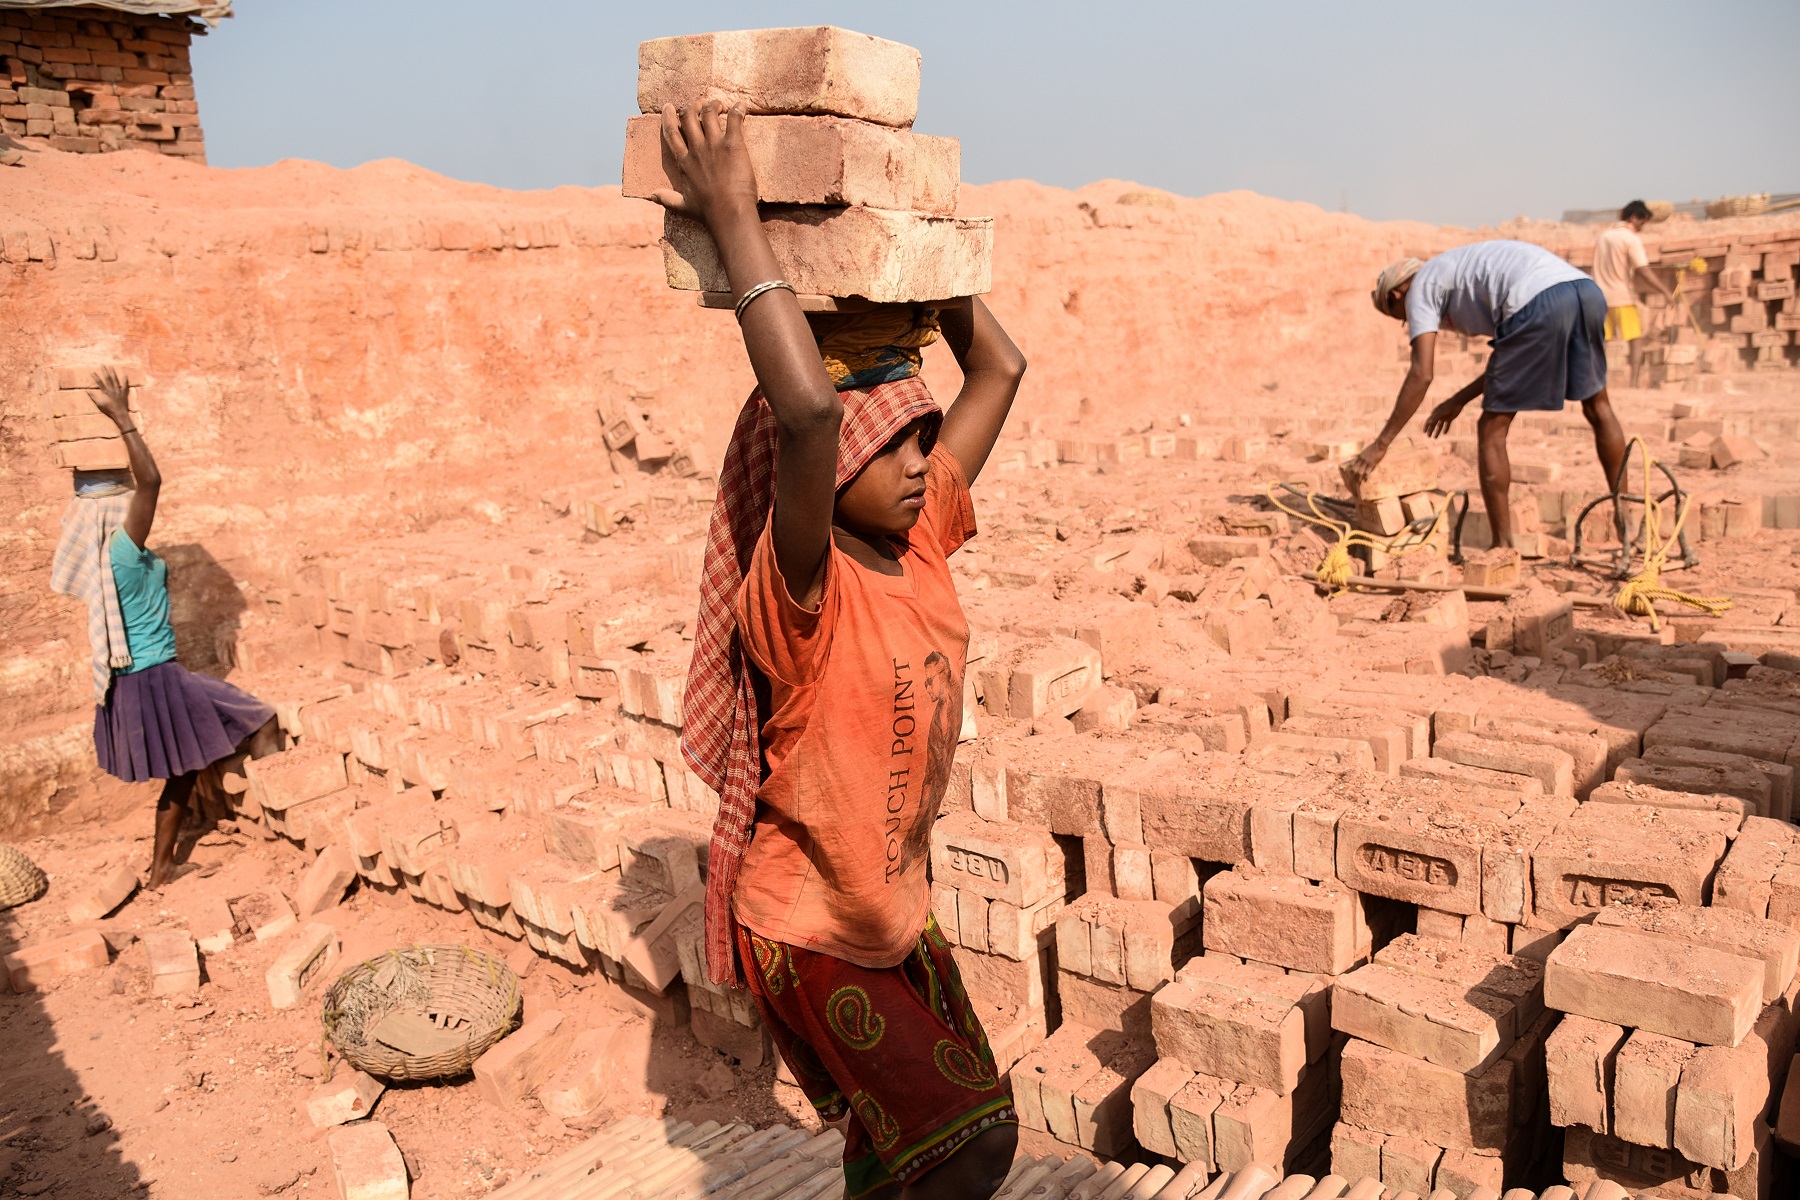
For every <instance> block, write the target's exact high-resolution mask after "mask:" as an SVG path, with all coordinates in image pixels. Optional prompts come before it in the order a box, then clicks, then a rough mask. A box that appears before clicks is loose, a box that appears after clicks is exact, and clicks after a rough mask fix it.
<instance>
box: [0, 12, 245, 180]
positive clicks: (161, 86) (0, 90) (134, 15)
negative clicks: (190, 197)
mask: <svg viewBox="0 0 1800 1200" xmlns="http://www.w3.org/2000/svg"><path fill="white" fill-rule="evenodd" d="M230 11H231V6H230V5H229V4H201V3H184V2H183V0H169V2H167V3H155V2H154V0H152V2H149V3H135V4H123V3H122V4H106V3H99V4H89V5H82V6H79V7H63V6H50V5H38V4H19V3H16V2H14V0H0V65H4V67H5V69H6V71H5V75H4V76H3V77H0V133H4V134H6V135H7V136H8V137H12V138H21V139H26V140H28V141H29V140H33V139H42V140H43V141H44V142H46V143H47V144H48V145H50V146H51V147H53V148H55V149H57V150H64V151H70V152H73V153H77V154H102V153H106V152H107V151H111V150H128V149H143V150H154V151H157V152H159V153H162V154H170V155H174V156H176V157H178V158H189V159H193V160H194V161H196V162H205V161H206V140H205V137H204V135H203V134H202V133H201V131H200V106H199V104H198V102H197V101H196V100H195V99H194V75H193V67H192V66H191V65H190V64H189V62H188V45H189V43H190V42H191V41H192V39H193V38H194V37H195V36H196V35H202V34H204V33H205V32H206V26H205V25H203V24H201V23H200V22H198V21H195V20H194V19H193V18H192V17H191V16H190V15H189V14H203V15H205V16H207V17H208V18H209V19H216V18H217V17H219V16H229V15H230Z"/></svg>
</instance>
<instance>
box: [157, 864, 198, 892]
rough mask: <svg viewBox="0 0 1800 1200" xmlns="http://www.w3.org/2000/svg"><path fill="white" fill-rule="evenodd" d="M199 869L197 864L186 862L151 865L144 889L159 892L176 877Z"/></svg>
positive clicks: (178, 877)
mask: <svg viewBox="0 0 1800 1200" xmlns="http://www.w3.org/2000/svg"><path fill="white" fill-rule="evenodd" d="M199 869H200V867H199V864H197V863H188V862H184V863H169V864H168V865H167V866H163V867H157V866H154V865H153V866H152V867H151V868H150V880H149V882H148V883H146V884H145V885H144V890H146V891H151V892H160V891H162V890H163V889H164V888H166V887H168V886H169V885H170V884H171V883H174V882H175V881H176V880H177V879H180V878H181V877H182V876H183V875H187V874H190V873H192V872H194V871H198V870H199Z"/></svg>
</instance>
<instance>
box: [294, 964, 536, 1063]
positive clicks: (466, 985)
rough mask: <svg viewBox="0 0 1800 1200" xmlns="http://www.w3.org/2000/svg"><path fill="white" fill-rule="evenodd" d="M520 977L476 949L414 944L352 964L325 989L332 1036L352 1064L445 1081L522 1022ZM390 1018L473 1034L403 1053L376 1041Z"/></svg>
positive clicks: (326, 1020) (328, 1031)
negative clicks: (375, 1032)
mask: <svg viewBox="0 0 1800 1200" xmlns="http://www.w3.org/2000/svg"><path fill="white" fill-rule="evenodd" d="M519 1008H520V1003H519V979H518V976H516V975H514V974H513V972H512V968H511V967H508V966H507V965H506V964H505V963H504V962H502V961H501V960H500V959H498V958H496V957H495V956H494V955H492V954H488V953H487V952H485V951H482V950H476V949H473V948H471V947H469V946H460V945H456V946H409V947H407V948H406V949H403V950H390V951H388V952H387V953H386V954H383V955H380V956H378V957H376V958H371V959H368V960H367V961H364V962H361V963H358V964H357V965H356V966H354V967H351V968H350V969H349V970H348V971H345V972H344V973H343V974H342V975H340V976H338V977H337V980H336V981H335V982H333V983H332V985H331V987H329V988H328V989H326V992H325V1011H324V1014H323V1019H324V1023H325V1036H326V1038H327V1039H328V1040H329V1041H330V1042H331V1044H332V1045H333V1046H335V1047H337V1051H338V1053H339V1054H341V1055H342V1056H343V1057H344V1060H345V1061H346V1062H348V1063H349V1064H350V1065H351V1066H353V1067H356V1068H358V1069H359V1070H362V1071H366V1072H368V1073H369V1074H370V1075H378V1076H380V1077H381V1078H383V1079H445V1078H448V1077H450V1076H453V1075H464V1074H467V1073H468V1071H469V1069H470V1068H471V1067H473V1066H474V1065H475V1060H476V1059H478V1058H480V1057H481V1056H482V1055H483V1054H484V1053H486V1052H487V1050H488V1048H489V1047H490V1046H492V1045H493V1044H494V1043H495V1042H497V1041H499V1040H500V1039H501V1038H503V1037H505V1036H506V1035H507V1034H509V1033H511V1032H512V1031H513V1029H514V1028H515V1027H516V1026H517V1025H518V1023H519ZM390 1013H416V1014H419V1015H422V1016H426V1017H429V1018H431V1019H432V1020H433V1021H434V1022H436V1023H438V1024H440V1025H445V1026H447V1027H450V1028H454V1029H455V1030H456V1031H458V1032H462V1031H464V1030H466V1031H467V1033H468V1037H467V1038H466V1040H464V1041H463V1042H462V1043H461V1044H460V1045H458V1046H456V1047H454V1048H453V1049H450V1050H445V1051H443V1052H441V1053H436V1054H429V1055H408V1054H403V1053H401V1052H400V1051H399V1050H396V1049H394V1048H393V1047H392V1046H387V1045H383V1044H382V1043H381V1042H378V1041H376V1040H375V1039H374V1038H373V1037H372V1036H370V1031H371V1030H372V1029H374V1027H375V1025H376V1023H377V1022H379V1021H380V1020H381V1019H382V1018H383V1017H386V1016H388V1015H389V1014H390Z"/></svg>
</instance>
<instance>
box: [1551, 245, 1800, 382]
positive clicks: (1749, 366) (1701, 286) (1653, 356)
mask: <svg viewBox="0 0 1800 1200" xmlns="http://www.w3.org/2000/svg"><path fill="white" fill-rule="evenodd" d="M1646 243H1647V244H1646V249H1647V250H1648V251H1649V254H1650V261H1651V264H1652V265H1653V266H1654V267H1655V268H1656V269H1657V271H1658V273H1659V274H1660V275H1661V276H1662V278H1663V281H1664V282H1665V283H1667V284H1668V285H1670V286H1671V287H1673V286H1674V285H1675V283H1676V279H1677V274H1678V273H1679V276H1680V282H1681V293H1680V297H1679V300H1678V301H1677V303H1676V304H1675V305H1674V306H1673V307H1671V306H1669V305H1668V304H1667V303H1666V302H1664V301H1663V300H1662V299H1661V298H1660V297H1658V296H1652V297H1650V298H1649V305H1648V306H1649V310H1650V314H1649V315H1650V316H1651V322H1650V323H1649V325H1648V326H1647V329H1649V330H1650V331H1651V332H1649V333H1647V335H1646V336H1647V337H1648V338H1650V339H1651V345H1650V363H1651V376H1650V384H1651V386H1662V385H1671V386H1679V385H1683V384H1686V383H1687V382H1688V381H1690V380H1692V379H1693V378H1694V377H1695V376H1697V375H1699V374H1700V373H1702V372H1703V371H1711V372H1715V373H1730V372H1736V371H1786V370H1791V369H1793V368H1794V367H1795V366H1796V365H1797V364H1800V349H1797V348H1796V345H1795V341H1794V334H1795V331H1797V330H1800V299H1796V297H1795V293H1794V288H1795V268H1796V266H1797V265H1800V228H1785V229H1767V230H1760V231H1757V232H1755V233H1736V234H1730V235H1723V234H1713V235H1708V234H1707V233H1706V232H1704V231H1702V232H1699V233H1687V232H1683V233H1681V234H1679V235H1677V236H1674V237H1668V236H1664V237H1662V238H1660V239H1657V238H1655V236H1654V234H1653V235H1652V237H1651V238H1649V239H1646ZM1568 257H1569V260H1570V261H1571V262H1573V263H1574V264H1575V265H1576V266H1579V267H1582V268H1584V269H1588V270H1591V269H1592V268H1593V247H1592V246H1591V245H1590V246H1585V247H1579V248H1576V249H1574V250H1572V251H1570V252H1569V255H1568ZM1696 260H1699V261H1700V262H1701V264H1702V266H1703V268H1704V269H1702V270H1698V271H1696V270H1693V269H1692V264H1693V263H1694V262H1695V261H1696ZM1690 314H1691V316H1690Z"/></svg>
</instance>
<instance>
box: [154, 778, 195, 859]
mask: <svg viewBox="0 0 1800 1200" xmlns="http://www.w3.org/2000/svg"><path fill="white" fill-rule="evenodd" d="M194 779H195V772H193V771H189V772H188V773H187V774H186V775H176V776H174V777H173V778H171V779H170V780H168V781H167V782H166V783H164V784H163V790H162V795H161V796H158V797H157V799H156V841H155V843H154V846H153V848H152V850H151V852H150V886H151V887H152V888H159V887H161V886H162V885H163V884H165V883H167V882H169V876H170V875H171V873H172V872H173V871H174V868H175V839H176V838H177V837H179V836H180V834H181V825H182V822H183V821H184V820H185V819H186V818H187V811H188V799H189V797H191V796H192V795H193V793H194Z"/></svg>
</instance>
